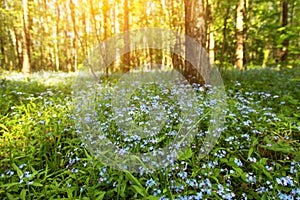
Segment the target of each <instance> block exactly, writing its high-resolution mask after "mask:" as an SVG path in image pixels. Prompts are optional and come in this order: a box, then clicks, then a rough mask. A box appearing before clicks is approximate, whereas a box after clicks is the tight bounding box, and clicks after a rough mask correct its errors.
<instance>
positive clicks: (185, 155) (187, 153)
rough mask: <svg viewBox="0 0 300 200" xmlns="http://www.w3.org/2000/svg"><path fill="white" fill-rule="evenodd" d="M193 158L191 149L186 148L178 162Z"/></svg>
mask: <svg viewBox="0 0 300 200" xmlns="http://www.w3.org/2000/svg"><path fill="white" fill-rule="evenodd" d="M192 156H193V151H192V149H191V148H188V149H187V150H186V151H185V152H184V153H183V154H182V155H181V156H180V157H179V160H187V159H189V158H191V157H192Z"/></svg>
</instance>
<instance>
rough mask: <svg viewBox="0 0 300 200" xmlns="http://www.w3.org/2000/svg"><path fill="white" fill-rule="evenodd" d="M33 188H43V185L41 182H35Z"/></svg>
mask: <svg viewBox="0 0 300 200" xmlns="http://www.w3.org/2000/svg"><path fill="white" fill-rule="evenodd" d="M32 185H33V186H36V187H43V184H41V183H39V182H33V184H32Z"/></svg>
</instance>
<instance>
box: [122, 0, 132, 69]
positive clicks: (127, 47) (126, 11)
mask: <svg viewBox="0 0 300 200" xmlns="http://www.w3.org/2000/svg"><path fill="white" fill-rule="evenodd" d="M126 31H129V0H124V32H126ZM124 43H125V46H124V50H125V52H127V53H125V54H124V61H123V63H124V65H125V66H123V67H122V71H123V72H124V73H126V72H128V71H130V35H129V34H126V35H125V38H124Z"/></svg>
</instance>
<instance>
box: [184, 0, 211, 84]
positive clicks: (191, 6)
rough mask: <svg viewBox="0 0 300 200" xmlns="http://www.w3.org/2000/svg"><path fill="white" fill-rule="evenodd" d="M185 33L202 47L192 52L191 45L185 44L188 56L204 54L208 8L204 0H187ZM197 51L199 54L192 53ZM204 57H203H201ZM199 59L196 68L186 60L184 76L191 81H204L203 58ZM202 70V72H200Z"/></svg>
mask: <svg viewBox="0 0 300 200" xmlns="http://www.w3.org/2000/svg"><path fill="white" fill-rule="evenodd" d="M184 3H185V5H184V8H185V34H186V35H187V36H189V37H191V38H193V39H194V40H195V41H196V42H198V44H199V45H200V46H201V47H202V48H200V49H199V50H200V52H193V51H192V52H191V51H190V50H189V46H188V44H187V43H186V45H185V53H186V58H193V57H194V58H196V59H197V58H199V54H201V55H202V53H203V52H202V50H205V49H206V15H205V14H206V10H205V6H204V0H194V1H191V0H185V1H184ZM196 48H197V47H192V49H194V50H195V49H196ZM195 53H197V54H198V55H191V54H195ZM201 59H202V57H201ZM201 59H199V60H197V66H196V67H198V68H199V69H198V70H197V69H195V66H193V65H192V64H191V63H189V62H188V61H185V69H184V72H183V75H184V77H185V78H186V79H187V80H188V81H189V82H190V83H201V84H202V83H204V79H203V76H204V74H202V73H203V69H204V68H203V66H202V63H200V62H203V60H201ZM199 70H200V73H201V74H200V73H199Z"/></svg>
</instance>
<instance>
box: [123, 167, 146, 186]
mask: <svg viewBox="0 0 300 200" xmlns="http://www.w3.org/2000/svg"><path fill="white" fill-rule="evenodd" d="M125 174H126V177H127V178H128V179H129V180H130V181H132V182H133V183H134V184H135V185H137V186H139V187H141V188H142V187H143V186H142V184H141V183H140V182H139V181H138V180H137V179H136V178H135V177H134V176H133V175H132V174H131V173H130V172H128V171H125Z"/></svg>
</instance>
